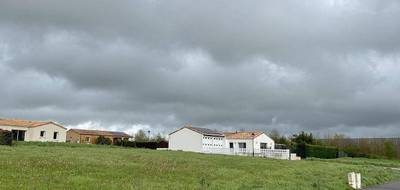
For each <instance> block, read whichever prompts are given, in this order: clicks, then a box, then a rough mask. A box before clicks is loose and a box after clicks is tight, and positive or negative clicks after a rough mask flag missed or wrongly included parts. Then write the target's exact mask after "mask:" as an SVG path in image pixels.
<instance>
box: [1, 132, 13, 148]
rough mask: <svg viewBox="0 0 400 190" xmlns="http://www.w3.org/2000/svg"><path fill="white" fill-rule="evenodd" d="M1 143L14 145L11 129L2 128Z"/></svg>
mask: <svg viewBox="0 0 400 190" xmlns="http://www.w3.org/2000/svg"><path fill="white" fill-rule="evenodd" d="M0 145H9V146H11V145H12V133H11V131H6V130H1V129H0Z"/></svg>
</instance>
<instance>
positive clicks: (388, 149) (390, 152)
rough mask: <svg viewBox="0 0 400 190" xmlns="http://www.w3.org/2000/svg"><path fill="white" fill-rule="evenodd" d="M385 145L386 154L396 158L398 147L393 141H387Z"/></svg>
mask: <svg viewBox="0 0 400 190" xmlns="http://www.w3.org/2000/svg"><path fill="white" fill-rule="evenodd" d="M383 145H384V149H385V156H386V157H387V158H396V148H395V147H394V145H393V143H392V142H390V141H385V142H384V144H383Z"/></svg>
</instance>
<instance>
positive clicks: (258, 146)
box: [224, 131, 275, 154]
mask: <svg viewBox="0 0 400 190" xmlns="http://www.w3.org/2000/svg"><path fill="white" fill-rule="evenodd" d="M224 135H225V139H226V140H225V142H226V144H225V147H229V150H230V151H231V152H234V153H253V152H254V153H256V154H259V153H262V152H263V151H265V150H274V149H275V142H274V140H272V139H271V138H270V137H268V136H267V135H266V134H265V133H264V132H260V131H254V132H252V131H250V132H225V133H224Z"/></svg>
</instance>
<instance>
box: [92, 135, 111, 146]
mask: <svg viewBox="0 0 400 190" xmlns="http://www.w3.org/2000/svg"><path fill="white" fill-rule="evenodd" d="M111 143H112V141H111V139H109V138H106V137H104V136H99V137H97V139H96V144H103V145H110V144H111Z"/></svg>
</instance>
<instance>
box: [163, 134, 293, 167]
mask: <svg viewBox="0 0 400 190" xmlns="http://www.w3.org/2000/svg"><path fill="white" fill-rule="evenodd" d="M169 149H170V150H181V151H190V152H201V153H212V154H233V155H257V156H265V157H274V158H280V159H289V150H275V142H274V141H273V140H272V139H271V138H270V137H268V136H267V135H266V134H265V133H264V132H261V131H247V132H219V131H215V130H211V129H206V128H198V127H192V126H185V127H183V128H180V129H178V130H176V131H174V132H172V133H171V134H169Z"/></svg>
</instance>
